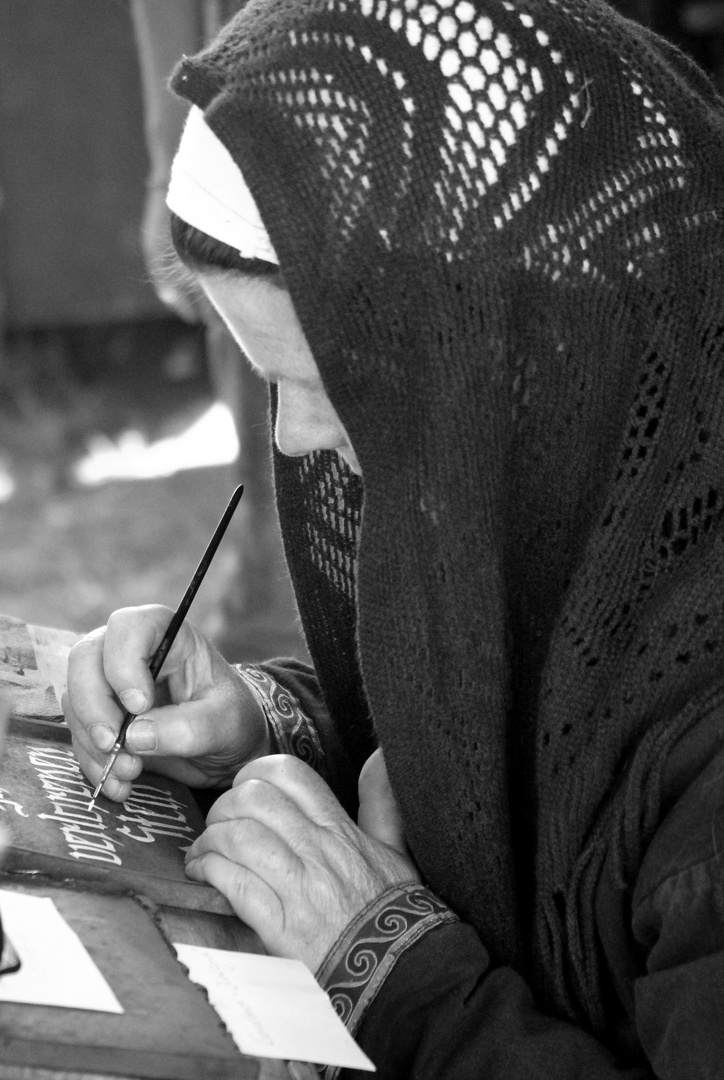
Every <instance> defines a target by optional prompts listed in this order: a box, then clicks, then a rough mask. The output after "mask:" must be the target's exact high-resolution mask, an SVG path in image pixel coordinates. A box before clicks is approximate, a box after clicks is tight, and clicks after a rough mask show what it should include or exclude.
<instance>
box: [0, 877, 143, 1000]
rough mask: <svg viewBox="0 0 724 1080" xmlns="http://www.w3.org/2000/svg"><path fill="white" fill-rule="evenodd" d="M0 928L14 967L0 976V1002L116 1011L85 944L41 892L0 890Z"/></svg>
mask: <svg viewBox="0 0 724 1080" xmlns="http://www.w3.org/2000/svg"><path fill="white" fill-rule="evenodd" d="M0 915H2V922H3V929H4V931H5V933H6V934H7V936H8V938H9V939H10V941H11V942H12V943H13V946H14V947H15V951H16V952H17V954H18V956H19V957H20V970H19V971H13V972H10V973H7V974H5V975H3V976H2V977H0V1001H19V1002H22V1003H24V1004H26V1005H58V1006H61V1007H62V1008H66V1009H93V1010H94V1011H95V1012H109V1013H122V1012H123V1006H122V1005H121V1004H120V1002H119V1001H118V999H117V998H116V996H115V994H114V993H113V991H112V990H111V988H110V986H109V985H108V983H107V982H106V980H105V979H104V977H103V976H102V975H101V973H100V971H99V970H98V968H97V967H96V965H95V963H94V962H93V960H92V959H91V957H90V956H89V954H88V952H87V950H86V948H85V946H84V945H83V943H82V942H81V940H80V938H79V937H78V935H77V934H76V932H75V930H72V929H71V928H70V926H68V923H67V922H66V921H65V919H64V918H63V916H62V915H61V914H60V912H59V911H58V909H57V907H56V906H55V904H54V903H53V901H52V900H51V899H50V898H49V897H47V896H28V895H27V894H26V893H18V892H13V891H12V890H10V889H0Z"/></svg>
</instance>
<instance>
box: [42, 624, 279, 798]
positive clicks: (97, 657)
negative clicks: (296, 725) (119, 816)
mask: <svg viewBox="0 0 724 1080" xmlns="http://www.w3.org/2000/svg"><path fill="white" fill-rule="evenodd" d="M172 614H173V613H172V612H171V610H170V609H169V608H165V607H161V606H158V605H153V606H148V607H137V608H122V609H121V610H119V611H116V612H114V613H113V615H111V617H110V619H109V620H108V625H107V626H104V627H101V628H100V629H99V630H94V631H93V632H92V633H91V634H89V635H88V636H87V637H84V638H82V639H81V641H79V642H78V643H77V644H76V645H75V646H74V647H73V649H72V650H71V654H70V658H69V662H68V689H67V692H66V693H65V694H64V695H63V703H62V704H63V712H64V713H65V718H66V721H67V723H68V726H69V728H70V730H71V732H72V736H73V747H74V750H75V754H76V757H77V758H78V762H79V764H80V766H81V768H82V770H83V772H84V773H85V775H86V776H87V777H88V780H89V781H90V783H91V784H93V785H94V786H95V785H96V784H97V783H98V781H99V780H100V777H101V773H102V771H103V768H104V766H105V764H106V762H107V760H108V753H109V751H110V750H111V748H112V746H113V744H114V742H115V740H116V736H117V734H118V729H119V728H120V725H121V718H122V716H123V712H124V709H129V711H130V712H132V713H134V714H136V715H137V719H135V720H134V721H133V722H132V723H131V724H130V726H129V728H128V732H127V735H126V743H125V750H124V751H122V752H121V753H120V754H119V755H118V758H117V760H116V762H115V765H114V766H113V770H112V772H111V774H110V776H109V777H108V779H107V780H106V782H105V784H104V786H103V794H104V795H106V796H107V797H108V798H110V799H115V800H117V801H119V802H123V801H125V800H126V799H127V798H128V796H129V794H130V791H131V782H132V781H133V780H135V779H136V777H137V776H138V775H139V774H140V772H141V770H142V769H143V768H144V767H145V768H148V769H150V770H153V772H158V773H163V774H165V775H166V776H171V777H173V778H174V779H177V780H181V781H182V782H183V783H185V784H188V785H189V786H191V787H201V788H203V787H221V786H224V785H227V784H231V782H232V780H233V778H234V776H235V775H236V773H237V772H238V770H239V769H240V768H241V767H242V766H243V765H244V764H246V763H247V762H249V761H252V760H253V759H254V758H256V757H259V756H260V755H263V754H268V753H269V752H270V750H271V746H270V741H269V733H268V730H267V725H266V721H265V719H264V715H263V713H262V710H261V707H260V705H259V704H258V702H257V701H256V699H255V698H254V695H253V693H252V691H251V690H250V689H249V687H248V686H247V685H246V683H245V682H244V680H243V679H242V678H241V676H240V675H239V674H238V673H237V672H236V671H235V670H234V668H232V667H231V665H229V664H227V662H226V661H225V660H224V658H223V657H222V656H221V654H220V653H218V652H217V651H216V649H215V648H214V647H213V645H211V644H210V643H209V642H208V641H207V640H206V638H204V637H203V635H202V634H200V633H199V632H198V630H196V629H195V628H194V627H193V626H192V625H191V624H190V623H188V622H185V623H184V624H183V625H182V627H181V629H180V631H179V633H178V635H177V637H176V640H175V642H174V644H173V646H172V648H171V649H170V651H169V654H168V656H167V657H166V661H165V663H164V665H163V668H162V669H161V673H160V676H159V679H158V680H157V682H156V684H155V685H154V683H153V680H152V678H151V673H150V671H149V663H150V660H151V657H152V656H153V654H154V652H155V650H156V648H157V647H158V645H159V643H160V641H161V638H162V637H163V635H164V633H165V631H166V627H167V626H168V624H169V621H170V619H171V616H172Z"/></svg>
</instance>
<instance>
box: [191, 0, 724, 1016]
mask: <svg viewBox="0 0 724 1080" xmlns="http://www.w3.org/2000/svg"><path fill="white" fill-rule="evenodd" d="M175 87H176V89H177V91H178V92H179V93H181V94H182V95H184V96H186V97H187V98H189V99H190V100H192V101H194V102H196V103H197V104H199V105H201V106H202V107H203V108H205V109H206V110H207V118H208V121H209V123H210V124H211V126H212V127H213V128H214V130H215V131H216V132H217V134H218V135H219V136H220V137H221V139H222V140H223V141H224V142H225V144H226V145H227V146H228V148H229V150H230V151H231V153H232V155H233V156H234V158H235V159H236V160H237V161H238V162H239V164H240V166H241V168H242V171H243V173H244V175H245V177H246V179H247V180H248V182H249V185H250V187H251V189H252V191H253V194H254V196H255V197H256V200H257V203H258V205H259V207H260V210H261V213H262V217H263V219H264V221H265V223H266V225H267V227H268V230H269V233H270V236H271V239H272V242H273V245H274V247H275V249H276V251H277V252H278V253H279V256H280V260H281V265H282V268H283V271H284V275H285V278H286V280H287V282H288V284H289V288H290V290H291V294H292V298H293V301H294V304H295V307H296V309H297V312H298V314H299V317H300V319H301V322H302V325H303V327H304V330H305V333H306V336H307V338H308V341H309V343H310V345H311V348H312V351H313V354H314V356H315V358H316V360H317V363H318V365H319V368H320V370H321V372H322V375H323V379H324V382H325V385H326V387H327V390H328V393H329V395H330V398H331V400H332V402H333V404H334V405H335V407H336V409H337V411H338V413H339V416H340V417H341V419H342V421H343V423H344V425H345V427H346V429H347V431H348V433H349V435H350V438H351V441H352V443H353V445H354V447H355V450H356V452H357V455H358V458H359V461H360V463H361V466H362V471H363V476H364V493H362V491H361V485H360V482H359V481H358V480H357V479H356V478H354V477H352V476H351V475H349V474H348V473H347V471H346V469H345V468H344V467H343V466H342V465H340V463H339V461H338V460H337V458H336V455H333V454H327V453H321V454H315V455H312V456H310V457H309V458H305V459H281V458H280V459H279V460H278V461H277V489H278V499H279V507H280V514H281V520H282V528H283V532H284V538H285V541H286V545H287V551H288V556H289V562H290V567H291V572H292V575H293V579H294V583H295V588H296V591H297V597H298V602H299V607H300V611H301V615H302V618H303V621H304V626H305V630H306V633H307V637H308V642H309V648H310V651H311V654H312V656H313V658H314V661H315V664H316V667H317V671H318V675H319V679H320V682H321V685H322V688H323V690H324V693H325V696H326V699H327V702H328V704H329V706H330V709H331V711H332V713H333V716H334V718H335V720H336V722H337V724H338V726H339V728H340V730H341V732H342V733H343V736H344V738H345V740H346V742H347V745H348V748H349V751H350V753H351V754H352V755H353V756H354V757H355V759H356V760H357V761H358V762H361V761H362V760H363V759H364V757H365V755H366V754H367V753H368V752H369V750H370V749H371V746H372V745H373V741H374V739H375V738H377V739H379V740H380V742H381V743H382V745H383V747H384V750H385V755H386V760H387V763H388V768H389V772H390V777H391V780H392V783H393V786H394V789H395V792H396V795H397V797H398V799H399V802H400V805H401V809H402V813H403V815H404V820H405V826H406V829H407V836H408V839H409V843H410V846H411V849H412V851H413V853H414V855H415V857H416V859H417V861H418V863H419V866H420V868H421V871H422V873H423V875H424V877H425V880H426V882H427V883H428V884H429V885H430V887H431V888H432V889H434V890H435V891H436V892H437V893H438V894H439V895H440V896H441V897H442V898H444V899H445V900H446V901H447V902H448V903H449V904H450V905H451V906H452V907H453V908H454V910H455V911H456V912H457V913H458V914H459V915H460V916H461V917H462V918H463V919H465V920H467V921H469V922H470V923H472V924H473V925H474V926H475V928H476V929H477V931H478V932H479V934H480V936H481V938H482V940H483V941H484V943H485V944H486V945H487V946H488V948H489V949H490V950H491V952H492V954H493V956H494V958H495V961H496V962H498V963H511V964H514V965H515V966H516V967H518V969H519V970H521V971H522V972H523V973H524V974H525V975H526V976H527V977H528V978H529V979H530V980H531V982H532V984H533V985H534V987H535V988H536V990H537V992H538V994H539V995H540V997H541V999H542V1000H543V1001H544V1002H545V1003H546V1004H547V1006H548V1007H549V1008H552V1009H555V1010H556V1011H557V1012H559V1013H561V1014H563V1015H567V1016H570V1017H575V1018H578V1019H582V1020H584V1022H586V1023H588V1024H590V1025H591V1026H594V1027H600V1026H601V1025H602V1024H603V1023H604V1022H605V1019H606V1017H605V1014H604V1011H602V1005H601V999H600V985H601V984H600V959H601V958H600V956H599V954H598V946H597V941H596V935H595V930H594V917H593V911H592V892H593V888H594V886H595V884H596V881H597V880H598V878H599V876H600V872H601V868H602V865H603V861H604V859H606V858H609V857H615V858H616V861H617V862H616V865H617V866H618V869H619V872H620V882H621V887H622V889H624V890H625V889H626V888H629V887H630V886H631V883H632V881H633V880H634V878H635V873H636V869H637V867H638V865H639V862H640V858H641V853H642V851H643V850H644V848H645V845H646V843H647V840H648V839H649V838H650V836H651V832H652V829H653V828H655V826H656V823H657V820H658V819H659V816H660V813H661V807H660V798H659V780H660V776H661V771H662V768H663V766H664V764H665V762H666V760H667V756H668V754H669V753H670V751H671V748H672V747H673V746H674V745H675V744H676V742H677V740H679V739H680V738H681V737H682V735H683V734H684V733H685V732H687V731H688V730H689V729H690V728H691V727H692V725H694V724H696V723H697V721H698V720H699V719H700V718H701V717H702V716H704V715H705V714H706V713H707V712H709V711H710V710H711V709H712V708H713V707H714V706H715V705H718V703H719V702H720V701H721V699H722V697H723V696H724V695H723V693H722V691H723V690H724V668H723V667H722V660H723V658H724V542H723V541H724V531H723V530H724V524H723V518H724V457H723V452H724V422H723V414H722V407H723V403H724V363H723V360H724V299H723V282H724V258H723V256H724V229H723V227H722V215H723V212H724V127H723V126H722V109H721V103H720V101H719V100H718V99H717V97H716V96H715V94H714V92H713V90H712V88H711V87H710V85H709V83H708V82H707V80H706V79H705V78H704V76H702V75H701V74H700V73H699V72H698V71H697V70H696V69H694V68H693V67H692V66H691V65H690V64H689V63H688V62H687V61H686V60H685V59H684V57H683V56H681V55H680V54H679V53H678V52H676V51H675V50H674V49H672V48H670V47H668V46H666V45H664V43H663V42H661V41H659V40H658V39H656V38H655V37H653V36H652V35H650V34H649V33H648V32H646V31H644V30H642V29H640V28H635V27H634V26H633V25H632V24H630V23H628V22H626V21H625V20H624V19H622V18H621V17H620V16H618V15H616V14H615V13H614V12H613V11H612V10H611V9H610V8H609V7H608V6H607V5H606V4H605V3H603V2H601V0H250V2H249V3H248V4H247V6H246V8H245V9H244V11H243V12H242V13H241V14H240V16H239V17H238V18H236V19H235V21H233V22H232V23H231V24H230V25H229V26H228V27H227V28H226V29H225V31H223V32H222V35H221V36H220V37H219V38H218V39H217V41H216V42H214V43H213V44H212V45H211V46H210V47H209V48H208V49H207V50H206V51H204V52H203V53H201V54H200V55H199V56H197V57H195V58H192V59H188V60H186V61H185V62H184V63H183V64H182V65H181V67H180V68H179V71H178V72H177V74H176V79H175ZM373 729H374V734H373Z"/></svg>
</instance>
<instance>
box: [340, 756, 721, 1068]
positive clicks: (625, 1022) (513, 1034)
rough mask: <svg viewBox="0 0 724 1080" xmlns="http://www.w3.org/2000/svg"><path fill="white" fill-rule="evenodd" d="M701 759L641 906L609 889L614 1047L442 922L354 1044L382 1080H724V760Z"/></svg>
mask: <svg viewBox="0 0 724 1080" xmlns="http://www.w3.org/2000/svg"><path fill="white" fill-rule="evenodd" d="M701 749H702V748H701V745H699V746H697V745H696V740H694V742H693V743H690V745H688V746H687V747H684V748H683V749H682V752H681V753H680V754H679V755H678V758H677V760H676V761H674V762H673V765H672V769H670V770H669V772H670V779H669V782H667V785H666V792H665V799H664V812H663V814H662V818H661V821H660V824H659V826H658V828H657V831H656V833H655V835H654V837H653V840H652V841H651V843H650V845H649V847H648V849H647V851H646V854H645V856H644V859H643V861H642V864H641V866H640V869H639V873H638V876H637V881H636V886H635V889H634V892H633V896H632V895H631V893H630V892H625V891H623V890H622V889H621V888H620V887H619V886H618V885H617V883H616V881H615V876H614V875H613V873H612V871H611V870H610V869H609V868H607V869H606V870H605V871H604V875H603V878H602V880H601V882H600V884H599V894H598V897H597V900H596V913H597V921H598V925H599V931H600V937H601V941H602V947H603V949H604V952H605V954H606V959H607V963H608V965H609V968H608V971H607V973H606V978H607V985H608V986H610V985H614V986H616V988H617V990H618V994H617V1001H619V1002H620V1008H621V1022H620V1024H619V1023H617V1024H616V1030H615V1031H614V1030H612V1031H611V1038H610V1040H609V1039H606V1041H605V1042H606V1044H607V1045H605V1044H604V1043H603V1042H601V1041H598V1040H597V1039H595V1038H594V1037H593V1036H591V1035H590V1034H588V1033H587V1032H586V1031H584V1030H583V1029H582V1028H579V1027H577V1026H576V1025H574V1024H571V1023H568V1022H564V1021H561V1020H557V1019H554V1018H552V1017H550V1016H547V1015H544V1014H543V1013H542V1012H541V1011H540V1009H539V1008H538V1007H537V1005H536V1002H535V1000H534V998H533V995H532V994H531V992H530V990H529V988H528V986H527V985H526V984H525V982H524V981H523V979H522V978H521V977H520V975H519V974H517V973H516V972H515V971H514V970H512V969H510V968H505V967H495V966H492V965H491V962H490V958H489V956H488V953H487V951H486V949H485V947H484V945H483V943H482V942H481V941H480V940H479V938H478V937H477V936H476V934H475V932H474V931H473V929H472V928H471V927H470V926H467V925H465V924H463V923H461V922H457V921H456V922H445V923H441V924H439V925H437V926H435V927H434V928H432V929H431V930H430V931H429V932H428V933H425V934H424V935H423V936H421V937H418V938H417V939H416V940H415V941H414V942H413V943H412V944H411V945H410V947H409V948H407V949H404V950H402V951H400V953H399V955H398V957H397V959H396V962H395V964H394V966H393V967H392V968H391V969H390V971H389V973H388V974H387V976H386V978H385V979H384V981H383V982H382V984H381V985H380V986H379V987H378V988H377V989H376V992H375V995H374V997H373V999H372V1000H371V1002H370V1003H369V1005H368V1007H367V1008H366V1010H365V1011H362V1010H359V1011H358V1014H361V1020H360V1022H359V1025H358V1029H357V1031H356V1038H357V1040H358V1041H359V1043H360V1045H361V1046H362V1048H363V1050H364V1051H365V1052H366V1053H367V1054H368V1055H369V1057H370V1058H371V1059H372V1061H373V1062H375V1064H376V1065H377V1067H378V1076H379V1077H380V1080H412V1078H413V1077H414V1078H415V1080H468V1078H470V1080H472V1078H476V1080H550V1078H551V1077H555V1080H573V1078H574V1077H575V1078H585V1080H599V1078H600V1080H613V1078H614V1077H618V1078H621V1077H625V1078H626V1080H643V1078H647V1080H651V1078H654V1077H655V1078H657V1080H714V1078H722V1077H724V863H723V862H722V858H723V857H724V753H722V752H717V753H714V754H713V756H712V755H709V760H708V762H706V763H705V764H704V765H703V766H702V765H701V757H702V754H701ZM709 749H711V742H709ZM672 793H675V794H672ZM341 1076H342V1077H343V1078H344V1080H351V1077H352V1076H355V1078H356V1080H361V1077H362V1074H361V1073H360V1074H354V1073H351V1072H343V1073H341Z"/></svg>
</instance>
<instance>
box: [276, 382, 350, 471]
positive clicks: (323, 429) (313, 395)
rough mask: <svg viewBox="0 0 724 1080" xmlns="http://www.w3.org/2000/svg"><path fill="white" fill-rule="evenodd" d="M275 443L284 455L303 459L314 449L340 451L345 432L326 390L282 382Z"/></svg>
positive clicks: (278, 392)
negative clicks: (302, 457)
mask: <svg viewBox="0 0 724 1080" xmlns="http://www.w3.org/2000/svg"><path fill="white" fill-rule="evenodd" d="M274 435H275V439H276V444H277V447H278V448H279V450H280V451H281V453H282V454H287V455H288V456H289V457H301V456H303V455H304V454H309V453H311V452H312V451H313V450H337V449H339V447H340V446H343V445H344V442H345V435H344V429H343V427H342V425H341V424H340V422H339V420H338V418H337V414H336V413H335V411H334V409H333V408H332V404H331V402H330V401H329V399H328V398H327V396H326V394H325V393H324V391H323V390H321V389H317V388H314V387H307V386H300V385H296V384H294V383H289V382H284V381H282V382H280V383H279V384H278V387H277V419H276V429H275V433H274Z"/></svg>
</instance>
